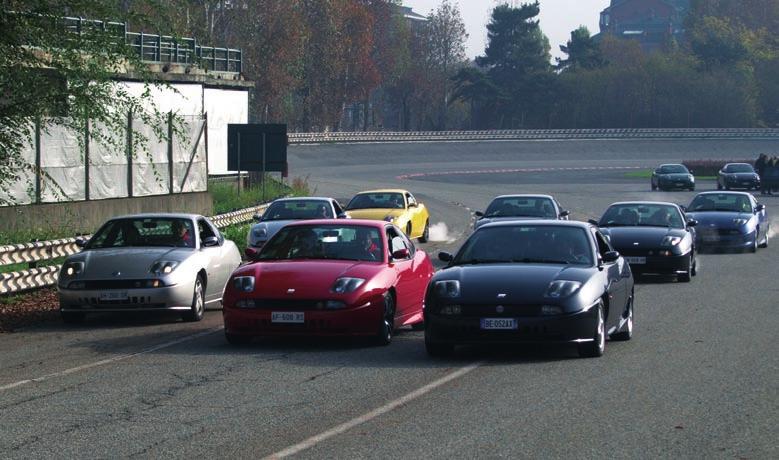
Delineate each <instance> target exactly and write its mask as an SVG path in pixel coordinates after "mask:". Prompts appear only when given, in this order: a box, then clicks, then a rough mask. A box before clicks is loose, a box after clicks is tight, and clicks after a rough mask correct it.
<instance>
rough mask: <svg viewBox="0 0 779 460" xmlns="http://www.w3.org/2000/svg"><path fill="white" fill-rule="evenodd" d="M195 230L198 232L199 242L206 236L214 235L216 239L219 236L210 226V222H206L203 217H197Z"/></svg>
mask: <svg viewBox="0 0 779 460" xmlns="http://www.w3.org/2000/svg"><path fill="white" fill-rule="evenodd" d="M197 230H198V232H199V233H200V242H201V244H202V242H203V241H204V240H205V239H206V238H210V237H216V238H217V239H219V236H218V235H217V233H218V232H216V231H215V230H214V228H212V227H211V224H209V223H208V222H206V220H205V219H198V221H197ZM220 243H221V241H220Z"/></svg>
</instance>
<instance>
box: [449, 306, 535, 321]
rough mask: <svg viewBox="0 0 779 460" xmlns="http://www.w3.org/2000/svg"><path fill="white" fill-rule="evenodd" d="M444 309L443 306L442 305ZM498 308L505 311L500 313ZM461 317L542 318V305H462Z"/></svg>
mask: <svg viewBox="0 0 779 460" xmlns="http://www.w3.org/2000/svg"><path fill="white" fill-rule="evenodd" d="M442 307H443V305H442ZM498 307H501V308H502V309H503V311H502V312H500V313H498ZM460 308H461V313H460V315H459V316H461V317H471V318H483V317H491V318H503V317H506V318H514V317H517V316H540V315H541V306H540V305H503V304H494V305H488V304H479V305H461V306H460Z"/></svg>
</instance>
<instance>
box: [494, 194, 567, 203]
mask: <svg viewBox="0 0 779 460" xmlns="http://www.w3.org/2000/svg"><path fill="white" fill-rule="evenodd" d="M501 198H547V199H550V200H552V201H554V197H552V195H543V194H540V193H516V194H510V195H498V196H496V197H495V198H493V199H492V201H495V200H498V199H501Z"/></svg>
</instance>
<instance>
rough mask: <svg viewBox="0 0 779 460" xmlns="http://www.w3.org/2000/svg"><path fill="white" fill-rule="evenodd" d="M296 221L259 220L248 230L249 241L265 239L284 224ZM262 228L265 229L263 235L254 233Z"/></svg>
mask: <svg viewBox="0 0 779 460" xmlns="http://www.w3.org/2000/svg"><path fill="white" fill-rule="evenodd" d="M293 222H297V221H296V220H269V221H266V222H259V223H256V224H254V225H252V228H251V230H250V231H249V243H250V244H251V243H253V242H255V241H266V240H269V239H270V238H271V237H272V236H273V235H275V234H276V233H277V232H278V231H279V230H281V229H282V228H283V227H284V226H285V225H287V224H291V223H293ZM262 229H265V235H263V236H259V235H257V234H256V233H257V232H258V231H260V230H262Z"/></svg>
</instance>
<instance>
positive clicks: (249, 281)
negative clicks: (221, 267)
mask: <svg viewBox="0 0 779 460" xmlns="http://www.w3.org/2000/svg"><path fill="white" fill-rule="evenodd" d="M233 287H234V288H235V290H236V291H238V292H254V277H253V276H236V277H235V278H233ZM239 308H240V307H239Z"/></svg>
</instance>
